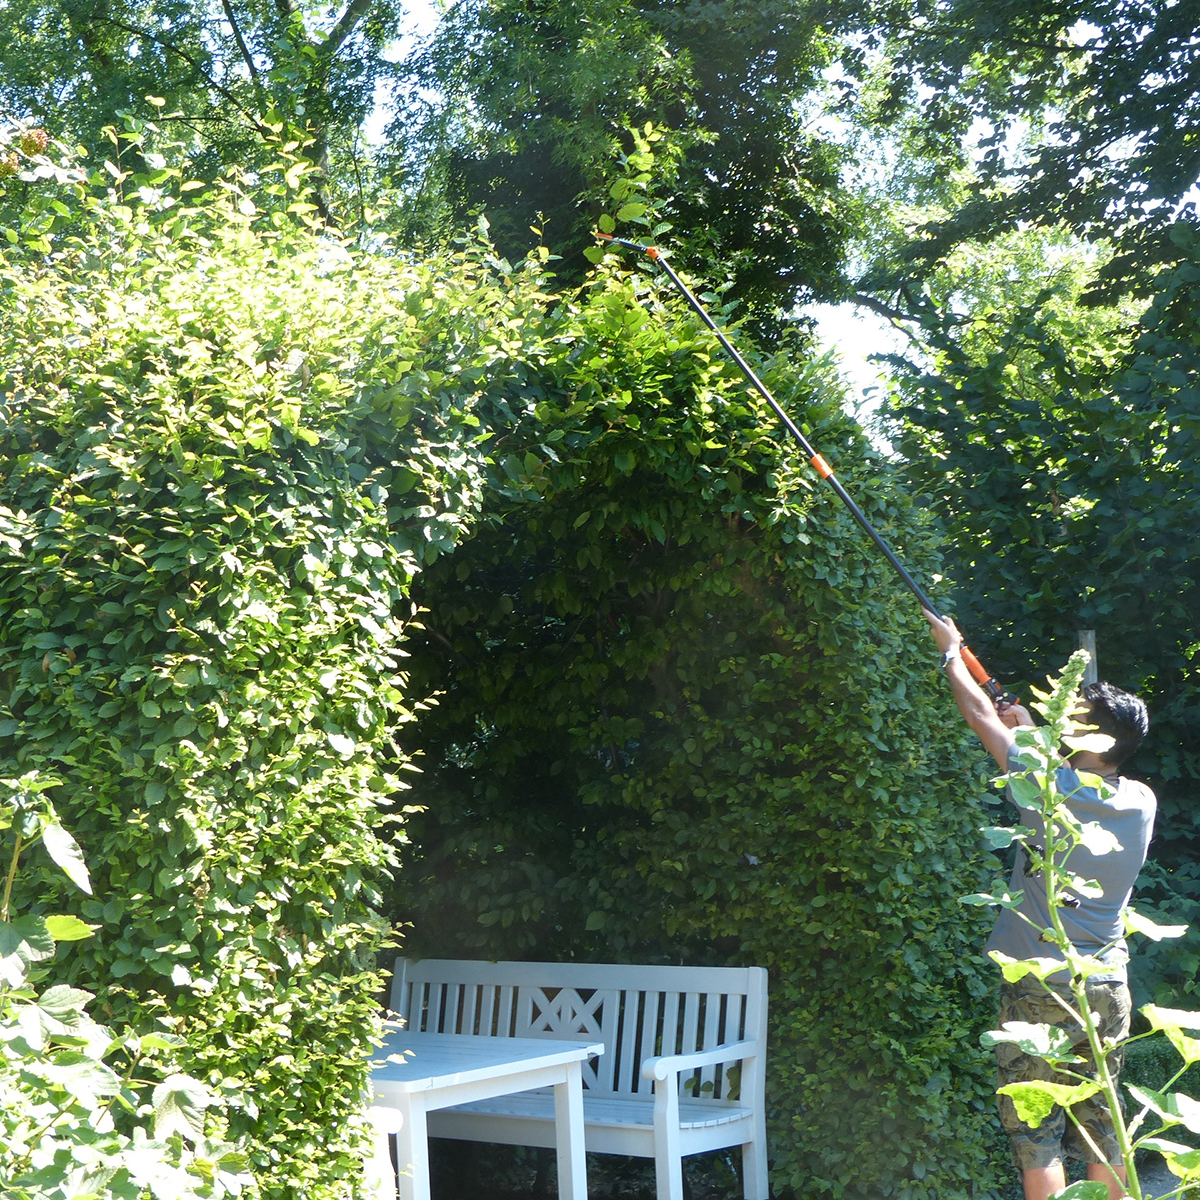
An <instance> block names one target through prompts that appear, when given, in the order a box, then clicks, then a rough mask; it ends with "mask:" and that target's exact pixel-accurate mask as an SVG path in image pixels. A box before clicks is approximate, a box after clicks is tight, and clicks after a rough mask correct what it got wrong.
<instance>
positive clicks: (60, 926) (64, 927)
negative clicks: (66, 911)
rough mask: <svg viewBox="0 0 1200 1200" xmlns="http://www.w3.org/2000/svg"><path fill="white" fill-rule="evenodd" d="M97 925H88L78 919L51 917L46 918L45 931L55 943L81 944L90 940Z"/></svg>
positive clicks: (97, 927)
mask: <svg viewBox="0 0 1200 1200" xmlns="http://www.w3.org/2000/svg"><path fill="white" fill-rule="evenodd" d="M99 928H100V926H99V925H89V924H88V923H87V922H86V921H81V920H80V919H79V918H78V917H72V916H53V917H47V918H46V929H47V931H48V932H49V934H50V936H51V937H52V938H53V939H54V940H55V941H56V942H81V941H83V939H84V938H90V937H91V936H92V934H93V933H95V932H96V930H97V929H99Z"/></svg>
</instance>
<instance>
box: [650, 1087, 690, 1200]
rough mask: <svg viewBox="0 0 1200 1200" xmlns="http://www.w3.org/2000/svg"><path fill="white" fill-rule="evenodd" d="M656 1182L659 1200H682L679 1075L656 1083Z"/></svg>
mask: <svg viewBox="0 0 1200 1200" xmlns="http://www.w3.org/2000/svg"><path fill="white" fill-rule="evenodd" d="M654 1180H655V1187H656V1193H655V1194H656V1197H657V1200H683V1142H682V1139H681V1137H680V1135H679V1077H678V1076H677V1075H668V1076H667V1078H666V1079H665V1080H663V1079H657V1080H655V1081H654Z"/></svg>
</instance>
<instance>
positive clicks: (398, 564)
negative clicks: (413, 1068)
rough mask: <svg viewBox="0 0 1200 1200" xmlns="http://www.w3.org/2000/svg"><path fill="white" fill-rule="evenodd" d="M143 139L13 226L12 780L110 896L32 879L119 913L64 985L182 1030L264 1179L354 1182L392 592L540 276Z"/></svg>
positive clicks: (105, 923) (382, 852)
mask: <svg viewBox="0 0 1200 1200" xmlns="http://www.w3.org/2000/svg"><path fill="white" fill-rule="evenodd" d="M126 145H127V143H125V142H121V143H120V144H119V148H121V149H123V148H124V147H125V146H126ZM144 149H145V148H144V147H143V150H144ZM114 157H117V155H116V153H115V152H114ZM143 161H148V162H150V164H151V166H152V167H154V168H155V170H154V173H153V174H152V175H151V176H149V177H146V176H143V177H141V178H138V179H130V178H127V177H124V176H122V175H121V173H120V171H119V169H116V170H117V173H116V175H115V176H112V175H110V174H103V173H102V174H101V176H99V177H97V178H94V179H93V180H92V181H91V182H90V183H85V184H82V185H80V186H79V187H77V188H76V187H72V186H69V185H67V184H63V182H62V180H61V179H60V180H59V181H58V183H55V182H54V181H53V180H51V181H49V182H47V183H46V184H45V185H44V186H45V188H55V189H57V190H56V191H53V192H52V193H51V194H50V197H49V201H47V194H46V192H45V191H43V192H40V193H39V192H37V191H36V185H29V188H28V191H29V192H30V193H31V194H32V195H33V198H34V200H36V201H37V203H36V205H35V206H34V207H36V209H37V211H38V212H40V213H41V214H42V216H41V217H40V218H39V220H38V221H37V222H36V224H34V223H29V222H26V223H25V224H24V226H23V227H19V228H22V229H23V233H24V235H25V236H24V237H16V238H15V239H14V243H13V244H7V248H6V249H4V250H3V251H0V463H2V467H0V555H2V557H3V565H2V569H0V679H2V680H3V688H2V691H0V697H2V706H0V774H2V775H4V776H18V775H20V774H22V773H24V772H26V771H28V770H30V769H32V768H43V769H45V770H46V771H47V772H48V773H51V774H53V775H55V776H57V777H59V778H61V779H62V780H63V784H62V786H61V787H60V788H57V789H56V790H55V794H54V801H55V803H56V805H57V806H58V809H59V811H60V813H61V814H62V819H63V822H64V824H65V825H66V826H67V827H68V828H70V829H71V830H72V831H73V832H74V833H75V835H76V837H77V838H78V840H79V842H80V843H81V844H82V846H83V848H84V852H85V854H86V856H87V859H88V861H89V863H90V864H92V865H93V876H94V883H95V897H94V899H87V898H86V897H83V898H81V897H79V895H78V893H66V892H64V890H63V885H61V883H60V881H59V880H57V879H55V878H54V877H53V876H52V875H51V874H50V873H49V872H44V873H43V872H39V871H37V869H36V865H34V866H31V867H29V868H28V869H27V870H26V871H25V872H24V873H23V875H22V878H21V879H20V880H19V882H18V889H19V894H20V898H21V903H22V905H24V906H26V907H28V906H29V905H32V906H33V907H34V909H35V910H36V909H38V908H43V909H45V910H48V911H60V912H72V913H78V914H79V915H80V916H81V917H83V918H84V919H86V920H88V921H90V922H94V923H98V924H99V925H100V926H101V928H100V929H99V931H98V933H97V936H96V937H95V938H93V939H91V940H90V941H88V942H86V943H81V944H80V945H79V946H78V947H76V948H74V950H73V952H72V953H71V955H70V956H69V957H68V958H65V959H64V961H63V962H61V963H60V964H58V966H57V968H56V974H58V975H59V976H60V977H61V978H62V979H64V980H69V981H72V982H77V983H79V984H80V985H82V986H85V987H87V988H88V989H89V990H92V991H96V992H98V1004H97V1008H98V1010H99V1013H100V1014H102V1015H103V1019H106V1020H107V1021H108V1023H110V1024H116V1025H123V1024H130V1025H133V1026H136V1027H139V1028H146V1027H151V1026H153V1024H154V1022H155V1021H156V1020H159V1019H161V1020H163V1021H165V1022H166V1023H167V1024H168V1025H170V1026H171V1027H172V1028H174V1029H176V1030H178V1031H179V1032H180V1033H182V1034H183V1035H185V1036H186V1038H187V1041H188V1049H187V1051H186V1052H185V1053H184V1054H183V1055H182V1062H181V1063H180V1066H181V1067H182V1068H183V1069H185V1070H187V1071H189V1072H190V1073H192V1074H194V1075H196V1076H199V1077H201V1078H203V1079H204V1080H206V1081H208V1082H210V1083H212V1084H214V1085H216V1086H217V1087H218V1088H219V1089H221V1090H222V1091H223V1092H224V1094H225V1096H226V1099H227V1101H228V1108H227V1109H226V1111H225V1115H224V1116H223V1117H218V1118H217V1121H218V1124H220V1123H224V1124H225V1125H227V1132H228V1133H229V1134H230V1135H232V1136H235V1137H245V1138H247V1139H248V1142H249V1150H250V1153H251V1158H252V1162H253V1165H254V1169H255V1172H256V1174H257V1175H258V1177H259V1180H260V1182H261V1186H262V1190H263V1194H264V1195H266V1196H272V1197H279V1198H281V1200H282V1198H283V1197H289V1198H290V1197H297V1196H303V1197H305V1200H321V1198H323V1197H334V1196H337V1197H342V1196H345V1195H347V1194H348V1192H349V1191H350V1190H351V1189H352V1187H353V1183H354V1180H356V1179H357V1177H358V1175H359V1157H358V1150H359V1147H360V1146H361V1143H362V1135H361V1131H360V1130H359V1129H358V1127H357V1125H356V1122H355V1121H354V1119H353V1118H354V1114H355V1113H356V1112H357V1110H358V1109H359V1106H360V1098H361V1096H362V1093H363V1088H364V1083H365V1066H364V1055H365V1054H367V1053H369V1051H370V1044H369V1039H370V1037H371V1036H372V1034H373V1033H374V1032H375V1031H376V1030H377V995H376V993H377V990H378V987H379V979H378V976H377V974H376V972H375V957H376V952H377V951H378V949H379V948H380V946H381V945H383V944H384V943H385V942H386V941H387V939H388V936H389V929H388V926H387V924H386V923H385V922H384V921H383V920H382V918H381V917H380V916H379V915H378V908H379V903H378V902H379V894H380V893H379V888H380V884H381V881H382V880H383V879H384V877H385V876H387V875H388V874H389V872H390V869H391V867H392V866H393V865H394V863H395V840H396V836H397V835H396V829H397V827H398V826H400V825H401V823H402V820H403V803H404V793H403V790H402V785H401V783H400V779H401V778H402V777H403V773H404V771H405V769H406V768H407V767H408V766H409V762H408V759H407V756H406V754H405V753H404V752H403V751H402V750H401V749H399V748H398V746H397V743H396V737H397V735H398V733H399V732H400V731H401V728H402V726H403V725H405V724H406V723H408V722H411V721H412V720H413V719H414V717H415V714H416V711H417V708H418V707H419V705H416V704H415V703H414V701H413V700H412V699H410V698H409V692H408V689H407V687H406V681H405V675H404V671H403V662H402V659H403V654H404V651H403V650H402V648H401V643H402V641H403V639H404V637H405V635H406V631H407V627H408V625H409V623H410V622H411V619H412V615H413V611H412V610H413V605H412V602H411V600H410V599H409V598H408V596H409V588H410V585H411V581H412V577H413V575H414V573H415V572H416V571H417V570H418V569H419V568H420V566H421V565H422V564H424V563H427V562H429V561H432V560H433V559H435V558H436V557H437V556H438V555H439V554H440V553H442V552H444V551H445V550H446V549H448V548H450V547H451V546H452V545H453V544H454V541H455V539H456V538H457V537H458V536H459V534H460V531H461V528H462V527H463V525H464V523H465V522H466V521H467V520H469V517H470V513H471V511H472V509H473V507H474V505H475V504H476V499H477V493H478V463H479V451H478V447H477V445H476V439H477V436H478V430H477V424H478V423H477V421H476V420H475V419H474V418H473V417H471V416H470V414H469V412H468V409H469V407H470V401H471V396H472V394H473V390H474V389H475V386H476V384H475V383H474V382H473V381H474V380H475V379H477V378H482V377H484V376H485V375H486V374H487V372H488V371H489V369H490V368H489V363H490V359H491V357H492V356H494V355H495V354H497V353H501V351H500V350H499V348H498V347H497V345H496V343H495V342H494V341H493V340H492V339H493V335H494V334H496V333H497V331H500V333H501V334H502V332H503V328H504V321H505V320H512V321H519V319H520V313H521V311H522V306H526V307H527V308H530V309H532V311H534V312H535V313H536V312H537V311H538V304H539V300H538V298H537V292H536V289H533V290H532V292H528V291H527V290H525V289H523V288H520V287H517V286H515V285H514V281H513V280H511V279H508V278H506V277H504V276H503V275H502V274H498V273H497V272H496V271H494V270H492V269H491V268H489V267H487V266H485V265H484V264H483V262H482V252H481V253H476V252H475V251H473V250H469V249H468V250H464V251H463V252H461V253H459V254H457V255H455V256H448V257H447V259H446V260H445V261H442V262H439V263H437V264H436V265H435V266H430V267H418V266H413V265H406V264H405V263H403V262H401V261H399V260H397V259H394V258H388V257H386V256H384V255H381V254H366V253H360V252H356V251H353V250H352V249H350V248H348V247H347V246H345V245H343V244H341V243H340V242H339V241H337V240H336V239H334V238H332V237H326V236H320V235H319V234H315V233H312V232H309V231H308V230H306V228H305V227H304V225H303V223H302V221H298V217H297V214H298V213H299V214H300V215H301V216H302V214H303V213H304V211H306V210H305V207H304V202H303V200H302V198H301V197H300V194H299V193H298V192H296V191H295V190H293V189H292V188H291V187H290V185H285V184H284V183H283V182H279V181H280V180H281V179H282V177H283V176H284V174H285V173H291V174H292V182H298V180H297V178H296V174H295V164H294V161H292V160H287V159H285V160H283V161H281V162H280V163H279V164H278V167H277V171H276V173H274V174H268V175H267V176H266V177H265V178H264V179H262V180H260V181H259V182H258V184H257V186H256V189H255V193H254V198H253V199H251V196H250V194H249V192H248V191H247V189H246V188H245V187H243V186H241V185H240V184H239V183H238V182H237V181H227V182H226V183H224V184H222V185H220V186H218V187H216V188H214V189H210V190H207V191H193V190H190V189H187V188H181V187H180V181H179V180H178V178H176V177H175V176H174V174H173V173H172V172H171V171H170V170H169V169H167V168H166V167H165V165H158V166H156V162H161V160H156V159H155V158H154V157H153V152H147V153H146V155H145V157H144V159H143ZM11 199H12V197H11V196H10V201H11ZM256 202H257V203H256ZM31 203H32V202H31ZM498 311H499V312H500V313H501V317H500V319H499V320H497V319H496V317H495V314H496V313H497V312H498ZM33 861H34V862H35V864H36V859H35V860H33Z"/></svg>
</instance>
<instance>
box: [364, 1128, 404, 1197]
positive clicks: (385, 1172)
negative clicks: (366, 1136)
mask: <svg viewBox="0 0 1200 1200" xmlns="http://www.w3.org/2000/svg"><path fill="white" fill-rule="evenodd" d="M367 1119H368V1120H369V1121H370V1122H371V1156H370V1157H369V1158H368V1159H367V1160H366V1162H365V1163H364V1164H363V1167H364V1171H365V1176H366V1195H367V1197H368V1200H396V1172H395V1171H394V1170H393V1169H392V1148H391V1146H390V1145H389V1144H388V1143H389V1141H390V1139H391V1135H392V1134H393V1133H399V1132H400V1114H399V1113H398V1112H397V1111H396V1110H395V1109H394V1108H381V1107H377V1106H375V1105H372V1106H371V1107H370V1108H368V1109H367Z"/></svg>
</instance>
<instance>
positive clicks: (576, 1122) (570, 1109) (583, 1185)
mask: <svg viewBox="0 0 1200 1200" xmlns="http://www.w3.org/2000/svg"><path fill="white" fill-rule="evenodd" d="M554 1141H555V1146H556V1148H557V1151H558V1200H587V1157H586V1154H585V1151H584V1133H583V1082H582V1071H581V1068H580V1064H579V1063H577V1062H573V1063H569V1064H568V1065H567V1078H566V1081H565V1082H563V1083H558V1084H555V1085H554Z"/></svg>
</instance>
